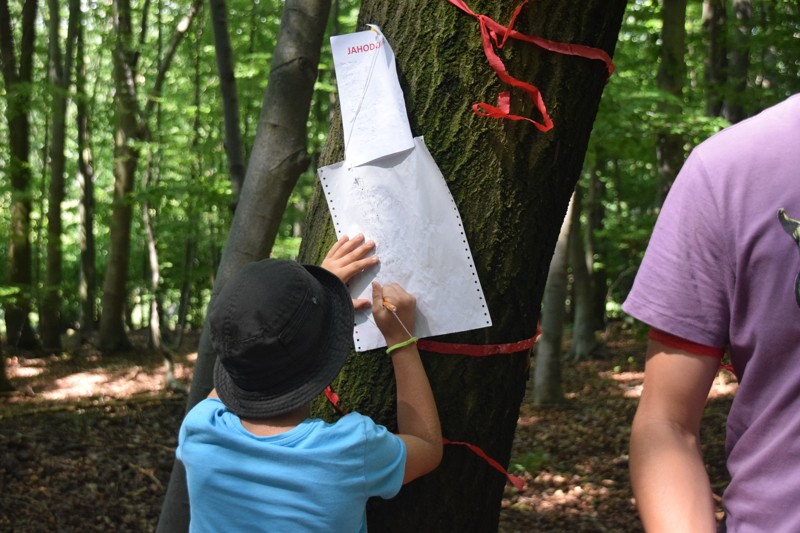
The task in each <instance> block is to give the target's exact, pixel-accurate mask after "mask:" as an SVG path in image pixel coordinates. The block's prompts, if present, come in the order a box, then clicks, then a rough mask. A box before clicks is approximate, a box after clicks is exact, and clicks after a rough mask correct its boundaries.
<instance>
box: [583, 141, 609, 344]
mask: <svg viewBox="0 0 800 533" xmlns="http://www.w3.org/2000/svg"><path fill="white" fill-rule="evenodd" d="M605 167H606V160H605V151H604V150H602V149H597V150H596V152H595V162H594V168H593V169H592V172H591V173H590V175H589V191H588V193H589V194H588V198H587V202H586V222H587V225H586V265H587V267H589V273H590V276H591V279H592V324H593V326H592V327H593V329H594V331H603V330H604V329H605V326H606V271H605V267H602V266H596V264H598V263H599V264H603V261H599V262H595V257H597V256H598V255H599V254H600V251H599V250H598V247H597V243H596V239H595V234H596V232H597V230H599V229H601V228H602V227H603V220H604V218H605V207H604V206H603V201H604V199H605V196H606V186H605V183H604V182H603V180H601V179H600V169H602V168H605Z"/></svg>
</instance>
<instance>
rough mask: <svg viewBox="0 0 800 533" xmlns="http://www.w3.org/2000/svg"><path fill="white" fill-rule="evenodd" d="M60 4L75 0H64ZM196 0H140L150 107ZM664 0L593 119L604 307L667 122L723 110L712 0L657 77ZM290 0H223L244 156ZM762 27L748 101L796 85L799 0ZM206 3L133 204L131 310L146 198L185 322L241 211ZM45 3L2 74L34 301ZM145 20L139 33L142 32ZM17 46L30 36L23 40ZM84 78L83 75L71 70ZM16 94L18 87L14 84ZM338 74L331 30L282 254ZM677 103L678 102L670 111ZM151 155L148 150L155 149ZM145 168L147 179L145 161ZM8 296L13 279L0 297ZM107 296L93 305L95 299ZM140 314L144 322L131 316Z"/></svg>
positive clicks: (649, 6)
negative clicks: (712, 94)
mask: <svg viewBox="0 0 800 533" xmlns="http://www.w3.org/2000/svg"><path fill="white" fill-rule="evenodd" d="M62 4H65V3H62ZM186 4H187V3H186V2H182V3H181V2H178V3H176V2H153V3H150V6H149V10H148V11H147V20H146V21H145V22H146V24H144V25H142V24H141V23H142V21H141V17H142V16H143V9H144V6H145V2H144V0H133V1H132V7H133V10H134V21H135V24H134V25H135V29H134V34H135V35H136V39H135V40H136V43H137V46H138V58H139V61H138V65H137V71H136V76H137V84H138V86H139V90H140V94H139V95H138V96H139V106H140V108H142V109H143V108H144V106H145V105H146V103H147V98H148V92H149V91H150V90H151V88H152V86H153V81H154V79H155V76H156V74H157V72H158V68H159V63H160V58H161V57H163V54H164V53H165V51H166V49H167V46H168V45H169V42H170V39H171V37H172V31H173V30H174V27H175V25H176V24H177V22H178V21H179V20H180V19H181V18H182V17H183V15H184V14H185V11H186ZM20 5H21V4H19V3H15V2H11V3H10V6H9V8H10V9H11V11H12V13H11V15H12V24H13V31H14V39H15V43H16V44H17V46H19V42H20V38H21V35H20V34H19V33H20V29H19V27H18V26H19V24H18V21H19V19H20V9H21V8H20ZM359 5H360V3H359V2H357V1H356V0H341V1H339V2H337V3H334V6H335V7H338V12H337V13H336V14H335V16H332V17H331V19H330V22H329V28H328V33H329V34H332V33H347V32H351V31H355V30H357V29H358V28H356V19H357V14H358V9H359ZM660 6H661V3H660V2H657V1H656V0H631V2H629V4H628V10H627V13H626V15H625V19H624V23H623V28H622V31H621V33H620V36H619V41H618V44H617V47H616V52H615V56H614V61H615V64H616V72H615V74H614V75H613V76H612V77H611V78H610V80H609V83H608V86H607V88H606V90H605V94H604V96H603V100H602V103H601V106H600V110H599V113H598V116H597V120H596V123H595V127H594V132H593V136H592V139H591V143H590V147H589V151H588V153H587V156H586V170H585V176H584V178H583V182H584V183H583V184H584V187H583V188H584V190H585V189H586V185H587V184H588V181H589V176H590V175H594V176H596V177H597V179H598V180H599V181H600V183H601V185H602V198H601V206H602V208H603V212H604V218H603V225H602V227H600V228H597V229H596V232H595V242H596V250H595V257H594V263H595V266H596V267H602V268H603V270H604V271H605V273H606V277H607V279H606V283H607V285H606V289H607V291H608V293H609V296H610V298H609V301H608V310H609V313H610V314H611V315H612V316H613V315H618V314H620V313H621V311H620V310H619V307H620V302H621V301H622V300H623V299H624V298H625V295H626V294H627V291H628V289H629V287H630V283H631V281H632V280H633V276H634V274H635V271H636V267H637V265H638V264H639V261H640V259H641V256H642V254H643V253H644V250H645V249H646V246H647V241H648V238H649V235H650V232H651V230H652V226H653V223H654V221H655V219H656V217H657V214H658V207H659V206H657V205H655V198H656V188H657V184H658V172H657V162H656V156H655V142H656V132H659V131H668V132H671V133H676V134H680V135H682V136H683V138H684V140H685V148H686V151H687V153H688V151H689V150H691V148H692V147H693V146H695V145H697V144H698V143H699V142H701V141H702V140H703V139H705V138H707V137H708V136H710V135H711V134H713V133H714V132H716V131H718V130H719V129H721V128H722V127H725V126H726V125H727V122H725V120H724V119H722V118H720V117H709V116H707V114H706V110H705V107H706V106H705V100H706V95H707V94H708V91H709V88H708V87H707V82H706V79H705V76H704V72H705V68H706V67H705V62H706V55H707V42H706V41H707V39H706V36H705V33H704V29H703V25H702V22H701V8H702V6H701V3H700V2H690V3H689V6H688V10H687V48H686V55H685V65H686V83H685V86H686V90H685V91H684V93H683V95H682V97H681V98H675V97H674V96H671V95H669V94H666V93H665V92H663V91H661V90H659V89H658V86H657V84H656V77H657V70H658V63H659V60H660V59H659V57H660V30H661V20H660V15H661V13H660V9H661V7H660ZM82 7H83V9H82V15H83V21H82V28H83V32H84V35H85V47H86V58H87V59H86V60H87V69H86V75H87V79H86V86H85V91H84V93H83V94H76V92H75V89H74V86H73V88H72V90H71V95H70V96H71V104H70V106H69V111H68V113H69V114H68V119H67V120H68V121H67V125H68V132H67V143H66V147H65V153H66V160H67V168H66V177H67V190H66V198H65V200H64V205H63V206H62V207H63V213H64V234H63V241H62V242H63V254H64V259H63V280H64V281H63V286H62V287H61V294H62V295H63V315H64V318H65V322H72V321H74V320H77V317H78V314H79V313H78V311H79V304H80V302H79V300H78V290H77V286H78V285H77V284H78V277H79V264H80V254H81V250H80V241H79V235H80V224H79V222H80V221H79V202H80V197H79V190H78V186H77V181H76V179H75V176H76V174H77V159H78V153H77V150H78V148H77V138H76V124H75V113H76V111H75V102H77V101H78V100H80V101H82V102H85V103H86V104H87V105H88V106H89V115H90V129H91V140H90V143H91V151H92V158H93V168H94V184H95V202H94V217H95V224H94V232H95V238H96V249H97V259H96V262H97V265H96V267H97V274H98V277H97V286H98V292H100V289H101V285H102V279H103V275H104V273H105V271H106V267H107V261H108V250H109V225H110V216H111V208H112V202H113V186H114V173H113V167H114V162H115V161H114V152H113V146H114V142H113V141H114V131H115V128H114V125H115V120H116V118H115V108H114V100H113V97H114V95H113V84H112V83H111V79H112V56H111V53H112V51H113V48H114V42H115V35H114V31H113V28H112V26H111V15H112V13H111V10H112V6H111V3H109V2H96V1H94V0H84V1H83V6H82ZM282 9H283V2H280V1H278V0H255V1H252V0H230V1H229V2H228V3H227V10H228V11H227V13H228V24H229V33H230V38H231V45H232V48H233V54H234V60H235V74H236V81H237V87H238V97H239V104H240V116H241V131H242V134H243V142H244V148H245V155H246V156H248V155H249V153H250V152H251V150H252V144H253V140H254V138H255V134H256V126H257V124H258V120H259V116H260V113H261V105H262V99H263V95H264V91H265V89H266V86H267V80H268V77H269V69H270V65H271V61H272V55H273V51H274V47H275V43H276V40H277V36H278V31H279V29H280V18H281V11H282ZM753 9H754V11H753V16H752V20H751V26H750V28H748V30H747V35H748V36H749V37H748V39H747V43H748V46H749V54H750V55H749V57H750V67H749V70H748V75H747V79H746V80H745V82H746V89H745V92H744V98H743V102H742V103H743V106H744V108H745V110H746V113H747V114H754V113H756V112H757V111H759V110H760V109H762V108H764V107H766V106H768V105H771V104H773V103H775V102H777V101H779V100H781V99H783V98H785V97H786V96H787V95H789V94H791V93H795V92H798V91H800V40H798V39H797V35H798V34H800V8H799V7H798V4H797V3H796V2H791V1H788V0H773V1H770V2H754V3H753ZM61 10H62V12H61V22H62V28H61V36H62V38H64V37H65V36H66V25H67V16H68V13H67V6H66V5H62V6H61ZM209 18H210V17H209V10H208V7H207V5H205V4H204V6H203V8H202V10H201V12H200V14H199V15H198V18H197V19H196V20H195V21H194V23H193V25H192V27H191V29H190V32H189V35H188V36H187V38H186V39H185V40H184V42H183V43H182V44H181V46H180V47H179V48H178V50H177V53H176V55H175V58H174V61H173V64H172V66H171V68H170V70H169V72H168V74H167V80H166V83H165V85H164V88H163V91H162V94H161V95H160V98H159V99H158V106H157V107H156V109H155V113H154V114H152V115H151V116H149V117H147V124H146V126H147V128H148V130H149V131H150V133H151V140H150V141H149V142H143V143H139V146H138V147H139V148H140V150H141V160H140V161H139V165H138V168H137V183H136V187H135V190H134V193H133V194H132V195H131V197H130V199H129V201H130V202H131V207H132V209H133V213H134V217H133V228H132V244H131V257H130V265H129V272H130V276H129V278H130V279H129V284H128V290H129V294H130V295H131V302H132V304H131V307H132V308H135V314H136V316H140V317H142V320H144V319H146V312H145V311H144V309H145V307H146V306H147V305H148V304H149V302H150V300H151V299H152V298H153V295H152V294H151V293H152V290H151V289H150V273H149V266H148V256H147V254H148V249H147V241H146V238H145V227H144V225H143V222H142V209H143V206H144V204H145V202H146V203H147V205H148V206H149V214H150V216H151V218H152V220H153V230H154V233H155V237H156V243H157V250H158V254H159V262H160V274H161V287H160V289H159V290H160V297H161V298H162V300H163V302H164V307H165V310H166V312H167V315H168V316H167V318H168V319H169V321H170V324H171V325H174V324H175V321H176V316H177V314H176V313H177V311H176V310H177V309H178V307H179V306H180V304H181V302H180V300H181V294H182V291H183V290H184V288H185V287H186V286H188V287H190V289H191V290H190V299H189V310H188V314H189V315H188V316H189V317H190V322H191V323H193V324H195V325H198V324H201V323H202V318H203V313H204V308H205V304H206V302H207V299H208V296H209V290H210V287H211V285H212V283H213V278H214V275H215V273H216V269H217V264H218V261H219V258H220V256H221V250H222V247H223V246H224V243H225V240H226V235H227V231H228V227H229V224H230V221H231V217H232V213H231V208H230V206H231V203H232V201H233V198H232V193H231V187H230V183H229V179H228V170H227V161H226V156H225V150H224V146H223V142H224V132H223V131H222V124H223V119H222V101H221V95H220V88H219V78H218V74H217V67H216V57H215V50H214V40H213V32H212V30H211V25H210V20H209ZM49 20H50V13H49V12H48V6H47V4H46V3H44V4H43V3H40V9H39V17H38V20H37V26H36V31H37V39H36V42H35V49H34V56H33V57H34V66H33V80H32V83H31V84H29V85H25V86H20V87H18V90H17V91H16V92H14V91H9V89H8V87H7V86H6V83H5V80H2V78H0V114H2V116H3V117H6V118H7V117H8V116H11V115H13V114H14V113H15V112H19V111H20V109H19V101H20V100H19V96H21V95H24V96H27V97H28V98H29V101H30V111H29V119H30V142H31V148H30V156H29V160H30V161H29V162H30V169H31V173H32V182H31V184H30V187H29V189H28V190H27V191H26V192H25V193H24V195H25V196H27V197H28V198H30V200H31V202H32V212H31V234H30V238H31V243H32V250H33V272H32V277H33V280H34V287H33V290H32V294H31V295H30V297H31V298H32V299H33V303H34V307H35V306H36V304H37V297H38V296H39V294H40V293H41V292H40V291H41V290H42V285H41V284H42V282H43V280H44V269H45V267H44V265H45V259H46V257H45V250H46V227H45V226H46V213H47V211H48V207H49V206H48V205H47V187H48V180H49V170H48V156H47V153H48V149H49V142H50V131H49V130H50V126H51V125H50V108H51V102H52V88H51V86H50V82H49V79H48V64H47V62H48V57H49V56H48V35H47V23H48V21H49ZM142 27H145V28H146V34H145V35H144V37H143V38H142V39H139V35H138V32H139V31H140V30H141V28H142ZM737 31H738V30H737V26H736V21H735V17H733V15H732V14H731V13H729V17H728V38H729V39H728V41H729V44H730V43H732V42H733V41H734V37H735V36H736V35H737V33H736V32H737ZM17 56H19V50H17ZM73 81H74V75H73ZM732 91H733V84H732V83H731V84H730V85H729V86H726V87H724V90H723V92H722V94H723V96H730V95H731V94H733V92H732ZM12 93H13V94H12ZM336 95H337V92H336V82H335V76H334V71H333V65H332V59H331V51H330V42H329V40H328V38H327V36H326V38H325V39H324V40H323V49H322V58H321V62H320V65H319V75H318V79H317V83H316V87H315V93H314V97H313V101H312V105H311V113H310V115H309V118H308V151H309V153H310V154H311V159H312V164H311V166H310V168H309V169H308V171H307V172H305V173H304V174H303V175H302V176H301V178H300V180H299V182H298V184H297V186H296V188H295V190H294V191H293V193H292V195H291V197H290V200H289V203H288V205H287V207H286V211H285V214H284V218H283V221H282V222H281V225H280V229H279V233H278V236H277V240H276V243H275V246H274V249H273V250H272V255H273V256H274V257H286V258H293V257H296V255H297V250H298V247H299V242H300V239H301V237H302V234H303V223H304V220H305V216H306V214H305V209H306V204H307V203H308V199H309V197H310V195H311V191H312V189H313V186H314V183H315V181H316V169H317V161H318V158H319V154H320V152H321V150H322V147H323V145H324V143H325V140H326V138H327V135H328V131H329V129H330V128H331V127H333V128H336V127H340V126H339V124H338V123H337V122H338V121H337V122H334V123H331V117H332V116H335V114H334V110H335V106H336ZM668 101H669V102H672V103H673V104H676V105H677V108H678V109H680V111H679V112H675V111H665V109H668V108H667V107H665V106H663V105H661V104H663V103H664V102H668ZM8 141H9V132H8V122H7V120H4V121H3V123H2V126H0V177H2V178H6V176H7V173H8V169H9V165H10V159H9V152H8V145H9V142H8ZM148 161H149V163H148ZM148 172H149V183H148V184H147V186H146V187H145V184H144V176H145V174H146V173H148ZM12 200H13V198H12V191H11V187H10V183H9V180H8V179H0V235H3V236H6V237H7V238H5V239H0V255H2V256H3V257H7V256H8V250H9V239H8V236H10V234H11V225H10V221H11V219H10V213H11V208H12ZM8 270H9V265H8V262H7V261H3V262H0V285H3V286H5V285H7V283H6V280H7V279H8ZM10 297H11V295H10V294H9V293H7V291H5V289H3V290H2V291H0V300H7V299H8V298H10ZM99 297H100V294H98V302H96V304H97V305H98V306H99ZM135 325H137V324H135Z"/></svg>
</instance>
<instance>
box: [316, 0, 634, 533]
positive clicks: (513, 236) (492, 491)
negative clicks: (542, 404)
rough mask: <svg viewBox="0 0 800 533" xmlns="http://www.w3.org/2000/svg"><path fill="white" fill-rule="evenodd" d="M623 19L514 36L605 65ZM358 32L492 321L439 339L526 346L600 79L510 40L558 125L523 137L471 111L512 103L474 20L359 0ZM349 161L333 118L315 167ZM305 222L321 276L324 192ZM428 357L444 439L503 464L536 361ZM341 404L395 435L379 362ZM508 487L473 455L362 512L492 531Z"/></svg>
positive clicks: (553, 24)
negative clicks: (449, 205)
mask: <svg viewBox="0 0 800 533" xmlns="http://www.w3.org/2000/svg"><path fill="white" fill-rule="evenodd" d="M468 4H469V7H470V8H471V9H472V10H473V11H475V12H476V13H482V14H486V15H488V16H490V17H492V18H494V19H495V20H496V21H498V22H499V23H501V24H507V22H508V19H509V18H510V16H511V14H512V12H513V9H514V8H515V7H516V5H515V4H513V3H512V4H509V3H508V2H503V1H500V0H484V1H477V0H476V1H471V2H469V3H468ZM624 7H625V2H624V1H619V0H616V1H611V2H601V1H596V0H591V1H587V2H582V3H581V5H580V8H579V9H578V8H576V5H575V4H574V3H572V2H568V1H565V0H558V1H557V0H542V1H537V2H536V3H535V4H529V5H528V6H527V7H525V8H524V9H523V10H522V12H521V14H520V16H519V18H518V20H517V25H516V26H515V28H516V29H517V30H519V31H520V32H522V33H525V34H530V35H538V36H542V37H546V38H548V39H552V40H555V41H562V42H572V43H579V44H584V45H589V46H594V47H598V48H602V49H604V50H606V51H607V52H609V53H611V52H612V51H613V49H614V45H615V43H616V39H617V35H618V32H619V28H620V23H621V20H622V14H623V11H624ZM359 23H360V25H359V29H364V28H365V26H364V24H366V23H375V24H378V25H379V26H380V27H381V29H382V31H383V33H384V34H385V35H386V37H387V38H388V40H389V42H390V43H391V45H392V48H393V50H394V51H395V54H396V56H397V65H398V74H399V77H400V82H401V85H402V88H403V91H404V95H405V99H406V107H407V110H408V113H409V118H410V121H411V127H412V132H413V133H414V135H423V136H424V137H425V140H426V144H427V146H428V147H429V149H430V151H431V153H432V155H433V157H434V159H435V160H436V162H437V164H438V165H439V168H440V169H441V170H442V172H443V174H444V176H445V179H446V180H447V182H448V186H449V187H450V190H451V192H452V194H453V197H454V199H455V201H456V204H457V205H458V208H459V211H460V213H461V216H462V219H463V222H464V227H465V231H466V233H467V236H468V238H469V242H470V247H471V249H472V253H473V256H474V259H475V263H476V268H477V271H478V275H479V276H480V279H481V281H482V284H483V288H484V292H485V295H486V299H487V302H488V304H489V308H490V311H491V314H492V320H493V323H494V325H493V326H492V327H491V328H488V329H481V330H475V331H470V332H464V333H460V334H455V335H449V336H446V337H444V338H441V339H439V340H444V341H452V342H463V343H471V344H498V343H510V342H515V341H520V340H523V339H529V338H531V337H533V336H534V334H535V332H536V323H537V320H538V317H539V306H540V304H541V300H542V293H543V290H544V284H545V280H546V278H547V271H548V266H549V264H550V258H551V257H552V253H553V248H554V246H555V242H556V238H557V235H558V231H559V228H560V225H561V221H562V220H563V218H564V214H565V212H566V208H567V204H568V201H569V197H570V195H571V193H572V191H573V189H574V187H575V183H576V181H577V179H578V177H579V174H580V170H581V166H582V164H583V157H584V154H585V150H586V146H587V143H588V139H589V134H590V132H591V129H592V124H593V121H594V117H595V115H596V112H597V107H598V104H599V101H600V96H601V94H602V91H603V87H604V86H605V83H606V78H607V73H606V71H605V67H604V65H603V64H602V63H600V62H598V61H592V60H588V59H583V58H579V57H572V56H564V55H559V54H556V53H552V52H548V51H545V50H542V49H540V48H537V47H535V46H533V45H529V44H524V43H520V42H518V41H510V42H509V43H507V44H506V46H505V48H504V49H503V50H502V51H501V52H500V53H501V55H502V57H503V58H504V59H505V60H506V66H507V67H508V70H509V72H510V73H512V74H513V75H514V76H516V77H517V78H519V79H521V80H525V81H528V82H532V83H534V84H536V85H537V86H538V87H539V88H540V90H541V91H542V94H543V97H544V100H545V102H546V104H547V106H548V109H549V111H550V114H551V117H552V119H553V121H554V123H555V127H554V128H553V129H552V130H551V131H549V132H547V133H541V132H539V131H538V130H537V129H536V128H534V127H533V126H532V125H531V124H529V123H527V122H509V121H498V120H492V119H487V118H481V117H478V116H476V115H475V114H474V113H473V112H472V110H471V106H472V104H473V103H476V102H481V101H486V102H488V103H490V104H494V103H495V99H496V97H497V95H498V93H500V92H501V91H504V90H507V88H508V87H507V86H504V85H503V84H502V83H501V82H500V81H499V80H498V78H497V76H496V75H495V74H494V72H493V71H492V70H491V69H490V67H489V65H488V64H487V61H486V58H485V56H484V53H483V48H482V45H481V38H480V30H479V25H478V22H477V21H476V19H475V18H473V17H471V16H469V15H467V14H465V13H463V12H462V11H460V10H458V9H457V8H455V7H454V6H453V5H451V4H449V3H448V2H445V1H444V0H442V1H438V2H429V1H423V0H408V1H405V2H393V1H390V0H364V2H363V3H362V8H361V14H360V17H359ZM511 105H512V112H514V113H516V114H522V115H526V114H527V115H531V114H532V113H534V112H533V111H532V105H531V103H530V101H529V100H527V99H526V98H525V97H524V95H520V94H519V93H518V92H512V98H511ZM535 118H539V117H535ZM342 157H343V148H342V133H341V122H340V120H339V118H338V115H337V117H336V118H335V120H334V122H333V124H332V127H331V133H330V136H329V140H328V144H327V146H326V148H325V150H324V152H323V154H322V158H321V161H320V165H325V164H330V163H333V162H336V161H340V160H341V159H342ZM309 209H310V211H309V221H308V225H307V228H306V231H305V234H304V241H303V247H302V249H301V260H303V261H306V262H317V263H318V262H319V261H321V259H322V257H323V255H324V253H325V251H326V250H327V248H328V247H329V246H330V244H331V242H332V241H333V238H334V235H333V226H332V224H331V221H330V217H329V215H328V210H327V206H326V205H325V201H324V198H322V196H321V194H320V192H319V190H318V189H317V191H316V193H315V196H314V198H313V199H312V202H311V205H310V206H309ZM419 237H420V239H423V238H424V236H419ZM379 244H380V243H379ZM421 245H424V242H422V243H421ZM423 357H424V361H425V364H426V367H427V369H428V372H429V375H430V377H431V381H432V385H433V388H434V394H435V395H436V398H437V403H438V406H439V409H440V415H441V419H442V424H443V431H444V435H445V437H446V438H448V439H450V440H453V441H465V442H469V443H472V444H475V445H477V446H479V447H481V448H482V449H483V450H484V451H485V452H486V453H488V454H489V455H490V456H492V457H493V458H494V459H496V460H497V461H499V462H500V463H501V464H503V465H507V464H508V460H509V455H510V450H511V443H512V440H513V436H514V430H515V426H516V421H517V416H518V412H519V405H520V402H521V400H522V397H523V395H524V392H525V382H526V380H527V377H528V370H529V365H530V356H529V353H527V352H523V353H516V354H512V355H503V356H495V357H484V358H469V357H462V356H458V355H455V356H443V355H437V354H431V353H425V354H423ZM334 389H335V390H337V392H338V393H339V394H340V396H341V397H342V403H343V406H344V408H345V409H347V410H358V411H360V412H362V413H365V414H368V415H370V416H372V417H374V419H375V420H377V421H379V422H381V423H384V424H386V425H387V426H389V427H393V425H394V405H393V383H392V378H391V369H390V365H389V362H388V361H386V359H385V357H381V356H380V355H376V354H357V355H354V356H352V357H351V358H350V360H349V362H348V363H347V365H346V366H345V368H344V370H343V372H342V374H341V375H340V378H339V379H338V380H337V381H336V382H335V383H334ZM504 485H505V478H504V477H503V475H502V474H500V473H499V472H497V471H496V470H493V469H492V468H491V467H490V466H489V465H488V464H486V463H485V462H483V461H482V460H481V459H479V458H478V457H477V456H476V455H474V454H473V453H472V452H470V451H469V450H468V449H466V448H464V447H461V446H447V447H446V449H445V456H444V460H443V463H442V465H441V466H440V467H439V469H438V470H437V471H435V472H434V473H432V474H430V475H428V476H425V477H424V478H421V479H419V480H417V481H415V482H414V483H412V484H410V485H408V486H407V487H405V488H404V489H403V490H402V491H401V493H400V495H399V496H398V497H397V498H395V499H393V500H391V501H375V502H371V504H370V506H369V527H370V531H398V532H400V531H404V532H405V531H419V532H422V531H496V529H497V523H498V516H499V509H500V505H499V503H500V499H501V497H502V492H503V487H504Z"/></svg>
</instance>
